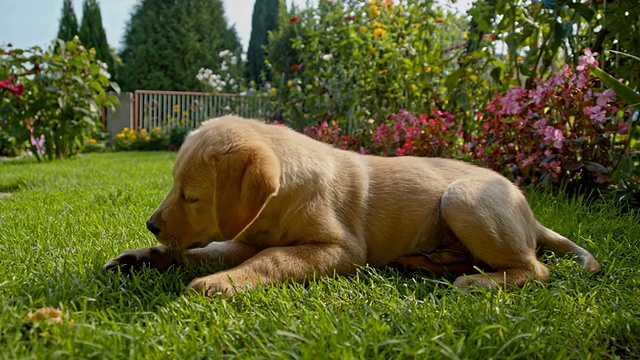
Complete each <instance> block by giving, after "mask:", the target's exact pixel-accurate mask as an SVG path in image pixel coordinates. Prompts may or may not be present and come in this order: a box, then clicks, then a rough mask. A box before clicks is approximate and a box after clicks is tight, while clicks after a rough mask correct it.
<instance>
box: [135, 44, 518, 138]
mask: <svg viewBox="0 0 640 360" xmlns="http://www.w3.org/2000/svg"><path fill="white" fill-rule="evenodd" d="M507 56H508V55H507ZM127 131H129V128H128V127H126V128H124V129H122V132H127Z"/></svg>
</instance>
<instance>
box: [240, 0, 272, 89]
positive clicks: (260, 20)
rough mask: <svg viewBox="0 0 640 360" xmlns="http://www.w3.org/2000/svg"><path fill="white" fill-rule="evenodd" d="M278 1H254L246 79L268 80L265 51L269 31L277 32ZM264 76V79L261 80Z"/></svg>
mask: <svg viewBox="0 0 640 360" xmlns="http://www.w3.org/2000/svg"><path fill="white" fill-rule="evenodd" d="M279 8H280V1H279V0H256V3H255V5H254V7H253V17H252V20H251V39H250V40H249V49H248V52H247V78H248V79H249V80H254V81H256V82H259V81H260V80H269V78H270V76H269V75H270V74H269V72H267V71H266V66H265V63H264V60H265V49H264V46H265V45H267V43H268V41H269V31H276V30H278V12H279ZM261 76H264V77H265V78H264V79H261Z"/></svg>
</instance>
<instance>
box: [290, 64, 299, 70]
mask: <svg viewBox="0 0 640 360" xmlns="http://www.w3.org/2000/svg"><path fill="white" fill-rule="evenodd" d="M291 70H300V64H293V65H291Z"/></svg>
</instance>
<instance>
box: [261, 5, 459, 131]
mask: <svg viewBox="0 0 640 360" xmlns="http://www.w3.org/2000/svg"><path fill="white" fill-rule="evenodd" d="M425 9H428V10H425ZM463 22H464V21H463V20H461V19H459V18H456V17H454V16H453V15H450V14H445V13H443V12H442V11H441V10H440V9H439V8H438V7H437V6H436V4H435V3H434V1H432V0H408V1H402V2H398V1H390V0H389V1H386V0H385V1H382V0H371V1H367V2H363V1H361V0H346V1H328V0H321V1H319V2H318V5H317V7H314V8H307V9H304V10H298V9H296V8H293V9H292V10H291V12H290V13H289V14H288V15H287V16H286V17H283V18H281V20H280V28H279V30H278V31H277V32H274V33H272V34H271V36H270V40H269V45H268V46H267V61H268V66H269V68H270V70H271V71H272V72H273V77H272V79H273V85H274V88H276V89H277V90H276V91H274V95H275V97H276V98H277V102H278V104H279V110H280V114H279V116H278V118H280V119H283V120H284V121H286V122H287V124H289V125H290V126H291V127H292V128H295V129H296V130H300V131H302V130H303V129H305V128H307V127H309V126H311V125H313V124H318V123H323V122H327V124H330V122H331V121H334V120H335V121H337V122H338V123H339V124H340V125H341V127H343V128H344V131H345V133H346V134H351V135H355V134H357V133H359V132H360V131H362V130H363V129H366V128H368V127H369V124H368V123H367V120H368V119H375V120H376V121H381V120H384V119H387V118H388V117H389V116H390V115H391V114H392V113H393V112H396V111H398V109H406V110H407V111H409V112H412V113H422V112H423V111H425V109H433V108H439V107H441V105H442V104H443V100H442V90H443V88H444V87H443V85H442V84H441V80H442V78H443V77H444V76H445V74H446V73H447V72H449V71H452V70H453V69H455V68H456V62H455V60H452V57H453V54H445V53H443V49H444V48H445V47H447V46H451V45H453V42H454V41H455V40H454V36H451V34H452V33H453V32H458V30H457V29H459V28H460V27H461V26H462V25H461V24H462V23H463ZM459 25H460V27H459Z"/></svg>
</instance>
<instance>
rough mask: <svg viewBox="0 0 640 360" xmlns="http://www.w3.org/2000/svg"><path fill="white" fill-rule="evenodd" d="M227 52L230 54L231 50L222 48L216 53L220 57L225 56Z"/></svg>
mask: <svg viewBox="0 0 640 360" xmlns="http://www.w3.org/2000/svg"><path fill="white" fill-rule="evenodd" d="M229 54H231V51H229V50H222V51H220V53H219V54H218V56H220V57H225V56H228V55H229Z"/></svg>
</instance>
